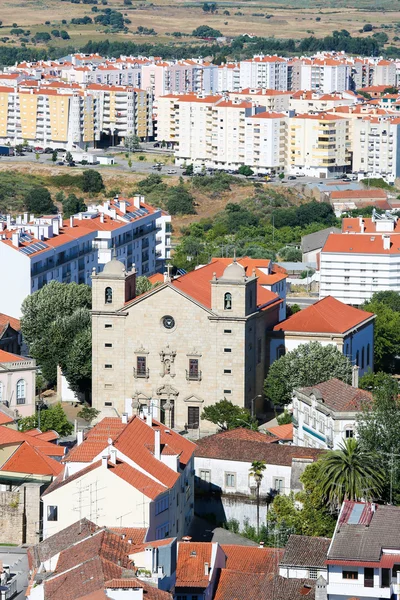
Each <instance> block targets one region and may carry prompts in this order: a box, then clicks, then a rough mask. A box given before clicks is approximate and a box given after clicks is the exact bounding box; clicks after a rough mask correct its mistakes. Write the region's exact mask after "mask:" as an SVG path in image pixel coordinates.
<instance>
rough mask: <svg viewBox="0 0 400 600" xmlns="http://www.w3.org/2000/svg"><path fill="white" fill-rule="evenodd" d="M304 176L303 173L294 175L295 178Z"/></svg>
mask: <svg viewBox="0 0 400 600" xmlns="http://www.w3.org/2000/svg"><path fill="white" fill-rule="evenodd" d="M305 176H306V174H305V173H296V177H305Z"/></svg>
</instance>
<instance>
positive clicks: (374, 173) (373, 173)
mask: <svg viewBox="0 0 400 600" xmlns="http://www.w3.org/2000/svg"><path fill="white" fill-rule="evenodd" d="M399 138H400V118H398V117H395V118H391V119H390V118H379V115H377V116H373V115H371V116H366V117H364V118H363V119H357V120H355V121H354V122H353V135H352V150H353V170H354V171H357V172H359V173H363V174H364V177H365V178H367V177H382V178H383V179H385V180H386V181H389V182H391V183H394V181H395V179H396V177H399V175H400V161H399V152H400V147H399Z"/></svg>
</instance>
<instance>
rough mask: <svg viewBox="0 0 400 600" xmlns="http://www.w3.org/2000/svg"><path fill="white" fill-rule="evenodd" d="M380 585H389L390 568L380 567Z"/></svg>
mask: <svg viewBox="0 0 400 600" xmlns="http://www.w3.org/2000/svg"><path fill="white" fill-rule="evenodd" d="M381 587H383V588H385V587H390V569H382V579H381Z"/></svg>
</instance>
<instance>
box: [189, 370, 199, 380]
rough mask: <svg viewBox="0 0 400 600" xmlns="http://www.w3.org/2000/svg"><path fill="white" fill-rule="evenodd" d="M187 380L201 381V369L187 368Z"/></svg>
mask: <svg viewBox="0 0 400 600" xmlns="http://www.w3.org/2000/svg"><path fill="white" fill-rule="evenodd" d="M186 381H201V371H189V370H188V369H186Z"/></svg>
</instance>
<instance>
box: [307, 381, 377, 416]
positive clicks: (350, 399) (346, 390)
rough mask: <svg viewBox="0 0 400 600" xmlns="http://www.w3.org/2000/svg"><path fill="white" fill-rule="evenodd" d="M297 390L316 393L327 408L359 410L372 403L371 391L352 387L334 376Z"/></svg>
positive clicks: (309, 393)
mask: <svg viewBox="0 0 400 600" xmlns="http://www.w3.org/2000/svg"><path fill="white" fill-rule="evenodd" d="M299 392H302V393H303V394H306V395H307V396H310V395H311V394H316V395H317V396H319V397H320V399H321V400H322V402H323V404H324V405H325V406H326V407H327V408H330V409H332V410H337V411H348V412H359V411H360V410H362V408H363V407H364V406H365V405H370V404H372V394H371V392H367V391H365V390H360V389H358V388H354V387H353V386H351V385H348V384H347V383H344V382H343V381H340V380H339V379H335V378H333V379H328V381H323V382H322V383H317V384H316V385H314V386H310V387H304V388H299Z"/></svg>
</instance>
